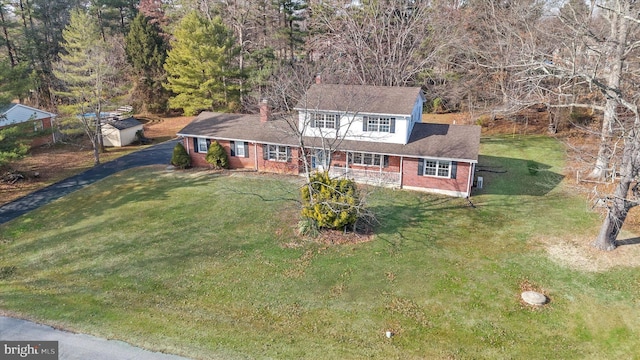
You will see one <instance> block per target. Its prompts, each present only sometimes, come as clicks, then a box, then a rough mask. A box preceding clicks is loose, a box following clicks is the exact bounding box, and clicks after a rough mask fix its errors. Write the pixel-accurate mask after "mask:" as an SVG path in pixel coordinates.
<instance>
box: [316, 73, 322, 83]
mask: <svg viewBox="0 0 640 360" xmlns="http://www.w3.org/2000/svg"><path fill="white" fill-rule="evenodd" d="M316 84H322V77H321V76H320V73H317V74H316Z"/></svg>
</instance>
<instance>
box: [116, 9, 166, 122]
mask: <svg viewBox="0 0 640 360" xmlns="http://www.w3.org/2000/svg"><path fill="white" fill-rule="evenodd" d="M160 31H161V30H160V28H159V26H158V25H157V24H153V23H151V22H150V21H149V19H148V18H146V17H145V16H144V15H142V14H138V16H136V18H135V19H134V20H133V22H132V23H131V29H130V30H129V33H128V34H127V37H126V39H125V51H126V53H127V60H128V61H129V63H130V64H131V66H132V67H133V69H134V71H135V73H136V75H137V76H136V78H135V80H134V81H136V84H135V89H134V94H135V98H136V99H140V100H139V101H141V102H142V104H141V105H142V106H141V108H143V109H147V110H149V111H151V112H163V111H164V110H166V102H167V98H168V94H167V92H166V91H165V90H164V88H163V87H162V83H163V82H164V81H165V79H166V72H165V71H164V68H163V65H164V62H165V59H166V57H167V44H166V42H165V40H164V38H163V37H162V36H161V34H160Z"/></svg>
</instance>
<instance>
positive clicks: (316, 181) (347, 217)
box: [301, 171, 361, 229]
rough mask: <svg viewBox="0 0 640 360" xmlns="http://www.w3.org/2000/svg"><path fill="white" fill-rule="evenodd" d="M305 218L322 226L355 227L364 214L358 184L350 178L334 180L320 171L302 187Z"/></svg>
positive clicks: (328, 227) (303, 216)
mask: <svg viewBox="0 0 640 360" xmlns="http://www.w3.org/2000/svg"><path fill="white" fill-rule="evenodd" d="M301 195H302V218H303V219H309V220H311V221H313V222H315V224H316V225H317V226H316V227H317V228H318V229H323V228H324V229H345V228H347V227H348V226H351V227H355V223H356V221H357V220H358V214H359V213H360V211H361V209H360V206H361V204H360V199H359V194H358V189H357V187H356V183H355V182H354V181H353V180H349V179H331V178H330V177H329V173H327V172H326V171H325V172H316V173H315V174H313V175H311V178H310V182H309V184H307V185H306V186H303V187H302V189H301Z"/></svg>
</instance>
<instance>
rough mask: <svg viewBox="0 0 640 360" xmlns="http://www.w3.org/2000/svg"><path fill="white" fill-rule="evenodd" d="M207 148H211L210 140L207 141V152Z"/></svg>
mask: <svg viewBox="0 0 640 360" xmlns="http://www.w3.org/2000/svg"><path fill="white" fill-rule="evenodd" d="M209 147H211V139H207V151H209Z"/></svg>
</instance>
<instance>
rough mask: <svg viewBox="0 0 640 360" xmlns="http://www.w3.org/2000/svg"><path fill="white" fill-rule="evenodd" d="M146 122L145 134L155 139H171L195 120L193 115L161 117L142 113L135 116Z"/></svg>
mask: <svg viewBox="0 0 640 360" xmlns="http://www.w3.org/2000/svg"><path fill="white" fill-rule="evenodd" d="M135 118H136V119H138V120H140V122H142V123H143V124H144V135H145V136H146V137H148V138H151V139H154V141H158V142H159V141H163V140H169V139H172V138H174V137H176V134H177V133H178V131H180V130H181V129H182V128H183V127H185V126H187V124H189V123H190V122H191V120H193V118H194V117H193V116H178V117H160V116H157V115H150V114H140V115H136V116H135Z"/></svg>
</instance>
